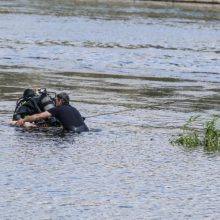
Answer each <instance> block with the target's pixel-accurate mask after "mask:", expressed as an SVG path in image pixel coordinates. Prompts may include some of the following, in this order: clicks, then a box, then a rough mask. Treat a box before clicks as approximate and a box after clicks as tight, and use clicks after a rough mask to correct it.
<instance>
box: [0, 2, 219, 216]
mask: <svg viewBox="0 0 220 220" xmlns="http://www.w3.org/2000/svg"><path fill="white" fill-rule="evenodd" d="M219 12H220V7H219V6H217V5H215V6H208V5H200V6H198V5H197V6H195V5H187V4H183V5H180V4H179V5H175V4H163V3H158V4H152V3H151V4H149V3H143V2H142V3H137V2H131V3H128V2H122V3H115V2H104V1H103V2H99V3H98V2H95V1H94V2H93V1H81V2H77V1H70V0H65V1H59V0H57V1H40V0H35V1H31V0H15V1H1V2H0V91H1V92H0V122H1V123H0V137H1V139H0V147H1V148H0V149H1V154H0V164H1V169H0V170H1V172H0V187H1V190H0V198H1V199H0V219H10V220H11V219H16V220H17V219H22V220H23V219H45V220H46V219H53V220H54V219H114V220H115V219H218V218H219V217H220V214H219V208H220V205H219V204H220V196H219V191H220V184H219V181H218V179H219V177H220V176H219V172H218V169H219V165H220V158H219V155H216V154H207V152H203V151H202V150H200V149H198V150H195V151H193V152H190V151H187V150H185V149H181V148H179V147H174V146H171V145H170V143H169V139H170V138H171V137H172V136H173V135H175V134H177V133H178V132H179V128H180V126H181V125H183V124H184V122H185V120H186V119H188V118H189V117H190V116H192V115H196V114H200V115H201V117H202V118H203V119H204V120H205V119H207V118H211V117H212V116H213V115H219V106H220V105H219V104H220V101H219V98H220V95H219V91H220V89H219V83H220V65H219V63H220V56H219V53H220V22H219V21H220V13H219ZM33 85H37V86H41V87H46V88H48V90H50V91H55V92H59V91H65V92H68V93H69V94H70V97H71V100H72V104H73V105H75V106H76V107H77V108H78V109H79V110H80V111H81V112H82V114H83V115H84V116H85V117H87V116H91V115H95V114H101V113H108V112H112V111H120V110H129V109H130V111H126V112H123V113H120V114H115V115H114V114H113V115H106V116H100V117H92V118H88V119H87V120H86V121H87V124H88V126H89V127H90V128H91V131H90V132H88V133H84V134H80V135H74V136H69V135H65V136H63V135H61V134H60V132H59V130H56V129H41V130H37V129H35V130H23V129H21V128H14V127H10V126H9V125H8V122H9V121H10V119H11V115H12V112H13V109H14V106H15V100H16V99H17V98H18V97H19V96H20V95H21V94H22V91H23V89H24V88H27V87H31V86H33Z"/></svg>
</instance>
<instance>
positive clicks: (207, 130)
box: [171, 116, 220, 152]
mask: <svg viewBox="0 0 220 220" xmlns="http://www.w3.org/2000/svg"><path fill="white" fill-rule="evenodd" d="M198 118H199V116H194V117H190V119H188V120H187V122H186V124H185V125H184V126H183V127H182V128H181V132H180V134H179V135H178V136H177V137H175V138H173V139H172V140H171V144H173V145H181V146H184V147H186V148H189V149H192V148H197V147H203V149H204V151H207V152H217V151H220V129H219V128H218V127H217V125H216V123H217V121H218V119H219V118H218V117H214V118H212V119H211V120H209V121H207V122H206V123H205V124H204V125H203V129H202V130H201V129H198V128H196V127H195V125H194V123H195V122H196V121H197V120H198Z"/></svg>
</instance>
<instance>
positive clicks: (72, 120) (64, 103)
mask: <svg viewBox="0 0 220 220" xmlns="http://www.w3.org/2000/svg"><path fill="white" fill-rule="evenodd" d="M52 116H54V117H56V118H57V119H58V120H59V121H60V123H61V124H62V126H63V128H64V130H67V131H73V132H79V133H80V132H83V131H88V130H89V129H88V127H87V126H86V124H85V122H84V120H83V118H82V116H81V114H80V113H79V111H78V110H77V109H76V108H74V107H73V106H71V105H70V104H69V96H68V95H67V94H66V93H64V92H62V93H60V94H58V95H57V98H56V107H54V108H51V109H49V110H48V111H45V112H42V113H39V114H34V115H31V116H27V117H25V118H24V119H20V120H19V121H17V123H16V124H17V125H19V126H23V125H24V123H25V122H33V121H38V120H40V119H45V118H49V117H52Z"/></svg>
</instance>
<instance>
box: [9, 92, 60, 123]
mask: <svg viewBox="0 0 220 220" xmlns="http://www.w3.org/2000/svg"><path fill="white" fill-rule="evenodd" d="M54 107H55V103H54V101H53V99H52V98H51V97H50V96H49V95H48V93H47V91H46V89H41V91H40V93H39V94H36V93H35V91H34V90H33V89H25V91H24V93H23V97H21V98H20V99H19V100H18V101H17V105H16V108H15V111H14V114H13V121H18V120H19V119H22V118H25V117H26V116H30V115H33V114H36V113H40V112H44V111H47V110H49V109H51V108H54ZM36 125H39V126H40V125H42V126H46V125H47V126H60V123H59V122H58V120H57V119H56V118H55V117H50V118H48V119H46V120H41V121H38V123H36Z"/></svg>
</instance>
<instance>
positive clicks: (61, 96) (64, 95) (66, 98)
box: [57, 92, 70, 104]
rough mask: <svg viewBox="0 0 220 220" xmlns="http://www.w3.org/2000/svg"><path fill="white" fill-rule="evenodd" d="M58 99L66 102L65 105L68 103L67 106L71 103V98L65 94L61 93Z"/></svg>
mask: <svg viewBox="0 0 220 220" xmlns="http://www.w3.org/2000/svg"><path fill="white" fill-rule="evenodd" d="M57 98H58V99H62V100H63V102H64V103H67V104H68V103H69V101H70V98H69V96H68V95H67V94H66V93H65V92H61V93H59V94H58V95H57Z"/></svg>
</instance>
